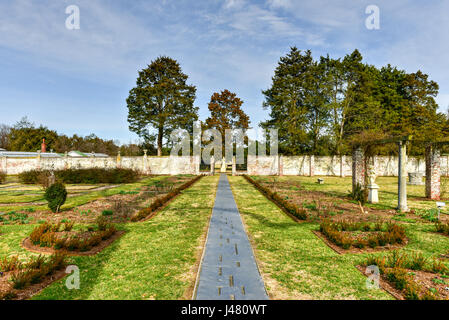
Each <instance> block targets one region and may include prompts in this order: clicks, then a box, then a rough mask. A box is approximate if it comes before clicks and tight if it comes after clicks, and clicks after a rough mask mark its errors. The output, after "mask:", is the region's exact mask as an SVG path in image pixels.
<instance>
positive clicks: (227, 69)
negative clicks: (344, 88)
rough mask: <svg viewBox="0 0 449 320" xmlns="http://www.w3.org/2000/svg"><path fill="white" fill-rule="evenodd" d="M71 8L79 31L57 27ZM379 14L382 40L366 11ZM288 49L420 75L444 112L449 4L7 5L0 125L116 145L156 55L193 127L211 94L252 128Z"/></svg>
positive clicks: (177, 1)
mask: <svg viewBox="0 0 449 320" xmlns="http://www.w3.org/2000/svg"><path fill="white" fill-rule="evenodd" d="M68 5H77V6H78V7H79V8H80V16H81V21H80V22H81V24H80V29H79V30H68V29H66V27H65V20H66V18H67V16H68V15H67V14H66V13H65V9H66V7H67V6H68ZM368 5H377V6H378V7H379V9H380V29H379V30H368V29H367V28H366V27H365V20H366V18H367V17H368V15H367V14H365V8H366V7H367V6H368ZM290 46H297V47H298V48H299V49H304V50H305V49H311V50H312V52H313V54H314V56H315V57H317V58H318V57H319V56H320V55H325V54H327V53H329V54H330V56H331V57H335V58H337V57H342V56H344V55H345V54H347V53H350V52H352V51H353V50H354V49H355V48H357V49H359V50H360V51H361V53H362V54H363V56H364V58H365V61H366V62H368V63H370V64H374V65H376V66H382V65H385V64H387V63H390V64H392V65H395V66H398V67H399V68H402V69H405V70H406V71H408V72H414V71H416V70H418V69H420V70H422V71H423V72H425V73H428V74H429V75H430V77H431V79H432V80H435V81H437V82H438V83H439V84H440V95H439V96H438V99H437V102H438V103H439V105H440V110H441V111H445V110H446V109H447V107H448V106H449V59H448V52H449V1H445V0H431V1H417V0H414V1H409V0H395V1H374V0H369V1H364V0H266V1H262V0H260V1H249V0H248V1H246V0H196V1H192V0H188V1H187V0H128V1H124V0H68V1H65V0H64V1H62V0H10V1H1V3H0V123H6V124H13V123H15V122H16V121H17V120H19V119H20V118H21V117H22V116H28V118H29V119H30V120H32V121H33V122H35V123H36V124H41V123H42V124H44V125H46V126H48V127H49V128H51V129H55V130H57V131H58V132H59V133H65V134H69V135H71V134H74V133H78V134H82V135H87V134H90V133H95V134H97V135H98V136H100V137H102V138H108V139H117V140H119V141H121V142H123V143H127V142H130V141H135V140H136V139H137V136H136V135H134V134H133V133H131V132H130V131H129V130H128V124H127V120H126V117H127V108H126V103H125V99H126V97H127V96H128V92H129V90H130V89H131V88H132V87H133V86H134V84H135V80H136V77H137V71H138V70H140V69H142V68H144V67H146V65H147V64H149V63H150V62H151V60H153V59H155V58H156V57H158V56H159V55H168V56H171V57H173V58H175V59H176V60H178V61H179V62H180V64H181V66H182V68H183V71H184V72H185V73H187V74H188V75H189V82H190V83H191V84H194V85H196V86H197V100H196V103H195V104H196V105H197V106H198V107H200V118H201V119H205V118H206V117H207V115H208V110H207V103H208V101H209V99H210V96H211V95H212V93H213V92H215V91H219V90H223V89H229V90H231V91H234V92H236V93H237V94H238V96H239V97H240V98H242V100H243V101H244V106H243V108H244V110H245V111H246V112H247V113H248V114H249V116H250V119H251V122H252V124H253V125H257V124H258V123H259V122H260V121H262V120H264V119H265V118H266V117H267V112H266V111H264V110H263V109H262V101H263V96H262V94H261V90H263V89H266V88H267V87H268V86H269V85H270V82H271V76H272V75H273V72H274V68H275V67H276V64H277V62H278V60H279V57H280V56H282V55H285V54H286V53H287V52H288V51H289V48H290Z"/></svg>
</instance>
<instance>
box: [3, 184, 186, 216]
mask: <svg viewBox="0 0 449 320" xmlns="http://www.w3.org/2000/svg"><path fill="white" fill-rule="evenodd" d="M191 179H192V178H191V177H189V176H167V177H164V178H163V179H161V181H158V182H149V183H148V184H147V185H143V186H139V187H137V186H136V188H135V189H132V190H129V191H120V192H119V193H118V194H115V195H112V196H105V197H102V198H99V199H96V200H93V201H90V202H88V203H86V204H83V205H80V206H76V207H75V208H72V209H64V207H63V208H62V211H61V212H59V213H57V214H55V213H51V212H50V211H48V210H34V209H32V208H29V209H25V210H16V211H14V212H7V213H1V204H0V225H1V224H34V223H36V222H38V221H47V222H49V223H59V222H65V221H75V222H76V223H94V222H95V219H97V218H98V217H99V216H102V215H103V213H104V212H105V211H109V212H111V211H112V214H111V215H110V216H108V217H109V218H110V219H111V222H114V223H126V222H129V221H130V220H131V218H132V217H133V216H134V215H135V214H136V213H137V212H139V210H141V209H143V208H146V207H148V206H149V205H150V204H151V202H153V201H155V200H156V199H157V198H162V197H164V196H165V195H167V194H168V193H170V192H171V191H173V189H175V188H177V187H178V186H181V185H182V184H184V183H186V182H188V181H190V180H191ZM112 187H117V186H112ZM103 188H108V189H111V186H105V187H103ZM99 190H100V188H98V189H95V190H88V191H86V192H83V194H89V193H90V192H95V191H99ZM73 196H74V194H69V196H68V197H69V198H71V197H73ZM42 204H46V202H43V203H34V204H33V203H28V204H26V205H27V206H28V205H36V206H39V205H42ZM10 205H11V204H5V206H10ZM15 205H17V206H19V205H20V203H16V204H15Z"/></svg>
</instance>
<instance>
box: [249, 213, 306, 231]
mask: <svg viewBox="0 0 449 320" xmlns="http://www.w3.org/2000/svg"><path fill="white" fill-rule="evenodd" d="M242 213H243V214H244V215H247V216H250V217H252V218H254V219H256V220H257V221H259V222H260V223H261V224H263V225H265V226H267V227H270V228H276V229H283V230H285V229H290V228H293V227H297V226H298V223H297V222H295V221H293V220H292V221H289V222H281V223H277V222H273V221H270V219H268V218H266V217H264V216H263V215H261V214H257V213H253V212H248V211H243V212H242ZM283 214H285V213H283ZM288 218H289V219H291V218H290V217H288Z"/></svg>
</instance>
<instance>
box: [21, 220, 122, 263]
mask: <svg viewBox="0 0 449 320" xmlns="http://www.w3.org/2000/svg"><path fill="white" fill-rule="evenodd" d="M100 220H101V221H100ZM123 234H124V231H118V230H117V229H116V228H115V226H114V225H112V224H108V223H107V222H106V221H105V219H99V221H98V224H97V226H96V227H92V226H88V227H87V230H84V229H79V230H73V223H64V224H49V223H44V224H42V225H40V226H37V227H36V228H34V230H33V231H32V232H31V234H30V236H29V237H27V238H25V239H24V240H23V241H22V247H23V248H24V249H27V250H29V251H32V252H37V253H55V252H59V251H62V252H64V253H65V254H67V255H78V256H89V255H94V254H97V253H98V252H100V251H102V250H103V249H104V248H106V247H107V246H109V245H110V244H111V243H112V242H114V241H115V240H116V239H118V238H119V237H120V236H122V235H123Z"/></svg>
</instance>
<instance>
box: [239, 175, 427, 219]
mask: <svg viewBox="0 0 449 320" xmlns="http://www.w3.org/2000/svg"><path fill="white" fill-rule="evenodd" d="M248 178H249V179H251V180H252V181H254V182H255V183H256V184H257V185H259V186H261V187H262V188H263V189H266V190H268V191H269V192H271V193H272V194H277V195H278V197H279V198H281V199H282V200H283V202H285V203H289V204H290V205H293V206H295V207H297V208H298V209H299V210H304V211H305V212H306V215H307V219H308V220H311V221H317V222H319V221H321V220H323V219H331V220H342V219H355V220H358V221H362V222H363V221H366V222H375V221H378V220H390V219H396V218H399V219H405V220H409V221H422V219H421V218H420V217H419V216H418V215H415V214H413V212H411V213H406V214H400V215H398V214H397V212H396V211H395V210H382V209H378V208H374V207H367V206H362V207H360V205H359V204H358V203H356V202H354V201H353V200H352V199H351V198H349V197H348V196H342V195H341V193H339V194H331V193H329V192H324V191H317V190H306V188H305V187H304V186H302V185H301V182H300V181H299V180H298V179H295V178H297V177H261V176H257V177H248ZM248 178H247V180H248ZM328 179H329V178H325V180H328ZM315 180H316V179H315ZM248 181H250V180H248ZM250 182H251V181H250ZM252 183H253V182H252ZM253 184H254V183H253ZM316 185H317V188H318V186H319V187H322V186H323V185H318V184H316ZM324 186H327V185H324ZM258 189H259V190H260V188H259V187H258ZM350 189H351V185H350V184H349V185H348V186H347V189H346V190H347V192H348V194H349V190H350ZM270 200H271V199H270ZM362 209H363V212H362Z"/></svg>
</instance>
